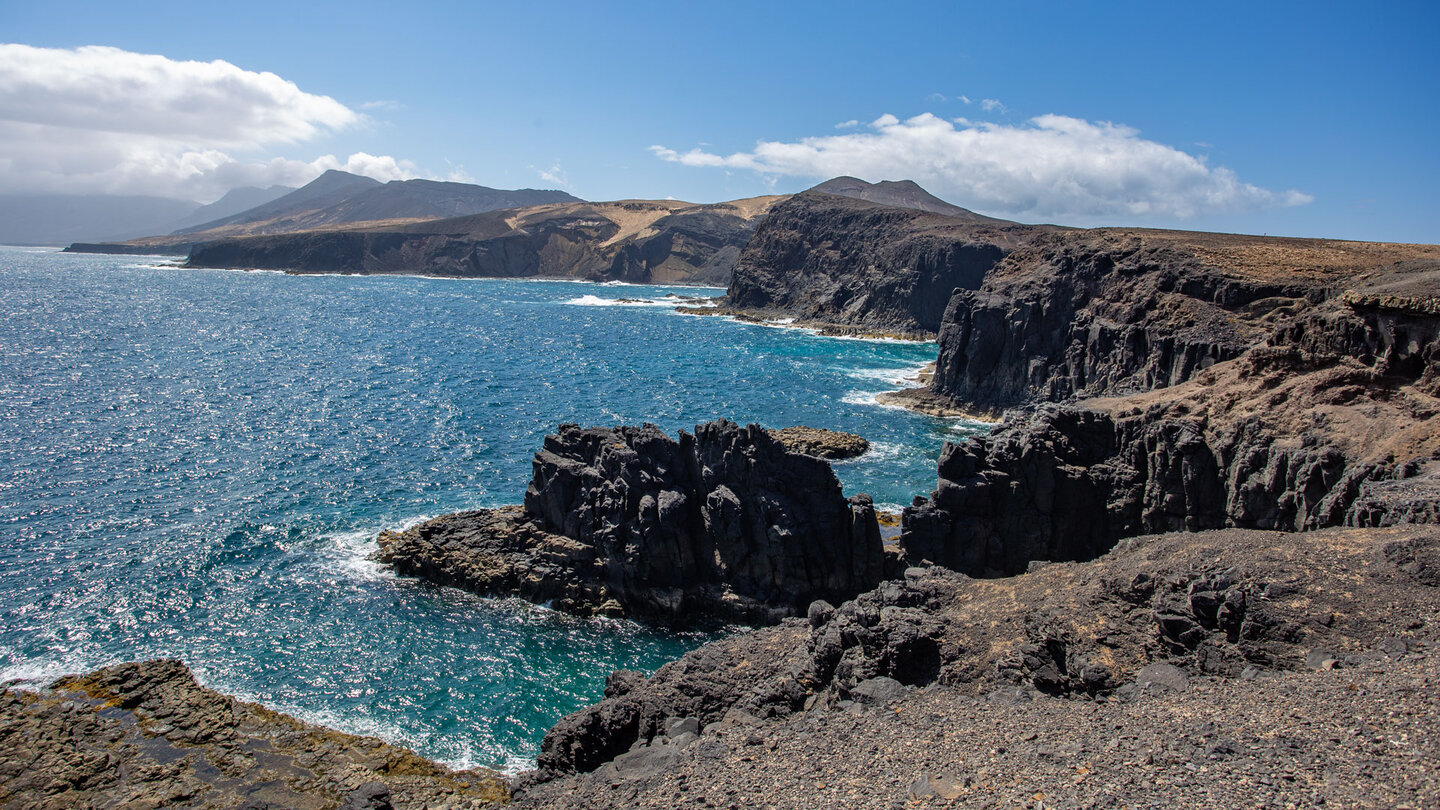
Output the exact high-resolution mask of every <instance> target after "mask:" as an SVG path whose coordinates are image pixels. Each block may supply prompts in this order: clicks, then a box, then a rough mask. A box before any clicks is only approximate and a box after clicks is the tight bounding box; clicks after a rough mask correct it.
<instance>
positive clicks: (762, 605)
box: [378, 420, 885, 624]
mask: <svg viewBox="0 0 1440 810" xmlns="http://www.w3.org/2000/svg"><path fill="white" fill-rule="evenodd" d="M534 471H535V473H534V478H533V480H532V483H531V485H530V487H529V489H528V490H527V491H526V493H525V505H524V507H523V508H520V507H508V508H505V509H499V510H479V511H476V512H468V513H461V514H458V515H449V516H445V517H442V518H437V519H436V520H433V521H429V522H426V523H422V524H420V525H419V526H416V527H413V528H411V529H409V530H407V531H405V532H399V533H394V532H389V533H385V534H382V535H381V537H380V538H379V543H380V552H379V555H378V558H379V559H380V560H381V561H382V562H385V563H387V564H390V565H392V566H394V567H395V568H396V569H397V570H399V571H400V572H402V573H406V574H416V575H419V576H424V577H427V578H430V579H432V580H435V581H438V582H441V583H444V584H449V585H455V586H458V587H462V588H466V589H468V590H472V591H475V592H477V593H483V594H498V595H510V594H513V595H518V596H521V597H524V598H526V599H530V600H532V601H537V602H551V603H553V604H554V605H555V606H556V607H559V608H561V609H563V610H567V611H570V612H575V613H580V614H589V613H604V614H608V615H615V616H634V617H641V618H647V619H651V620H655V621H660V622H665V623H671V624H692V623H697V622H703V621H713V620H716V619H722V620H744V621H753V622H773V621H776V620H778V619H779V618H781V617H784V616H787V615H795V614H796V613H797V612H799V611H803V610H804V609H805V607H806V606H807V605H809V604H810V602H811V601H813V600H815V599H835V598H845V597H848V596H849V595H853V594H855V593H858V592H860V591H862V590H865V589H867V588H871V587H874V585H875V584H876V583H878V582H879V581H880V579H881V577H882V576H883V574H884V569H885V558H884V554H883V552H882V547H881V541H880V533H879V526H878V524H877V523H876V519H875V511H874V508H873V506H872V505H871V502H870V499H869V497H868V496H864V495H857V496H855V497H852V498H849V499H846V498H845V496H844V495H843V494H842V492H841V489H840V482H839V480H838V479H837V478H836V477H835V474H834V472H833V471H832V470H831V469H830V466H829V464H827V463H826V462H825V461H824V460H822V459H820V458H818V457H815V456H810V455H805V454H802V453H796V452H791V451H789V450H787V449H786V447H785V445H784V444H782V443H781V442H780V441H778V440H777V439H775V438H774V437H772V436H771V435H770V433H769V432H768V431H766V430H765V429H764V428H761V427H759V426H758V425H751V426H749V427H743V428H742V427H740V426H738V425H736V424H734V423H732V422H728V421H725V420H720V421H717V422H711V423H708V424H704V425H698V426H696V428H695V433H694V434H693V435H692V434H689V433H686V432H683V431H682V432H681V433H680V436H679V439H678V440H676V439H672V438H670V437H669V436H668V435H666V434H665V433H664V432H663V431H661V430H660V429H658V428H656V427H654V426H653V425H646V426H643V427H617V428H586V429H582V428H580V427H578V426H576V425H562V426H561V427H560V429H559V431H558V432H557V433H555V434H553V435H551V436H548V437H546V439H545V445H544V448H543V449H542V450H541V451H540V452H539V453H537V454H536V456H535V462H534Z"/></svg>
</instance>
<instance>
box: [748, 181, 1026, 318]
mask: <svg viewBox="0 0 1440 810" xmlns="http://www.w3.org/2000/svg"><path fill="white" fill-rule="evenodd" d="M1034 232H1035V229H1033V228H1030V227H1027V226H1023V225H1017V224H1015V223H1004V222H1000V221H981V222H976V221H969V220H966V219H963V218H957V217H954V216H947V215H943V214H936V213H929V212H926V211H920V210H916V209H911V208H898V207H894V206H887V205H881V204H878V203H874V202H868V201H864V200H859V199H853V198H850V197H839V196H836V195H833V194H825V193H821V192H819V191H807V192H804V193H801V194H797V195H795V196H794V197H791V198H790V199H788V200H786V201H785V202H783V203H780V204H778V205H776V206H775V207H774V209H772V210H771V211H770V214H769V215H768V216H767V217H765V219H764V220H763V221H761V223H760V225H759V227H757V228H756V230H755V234H754V236H753V237H751V239H750V241H749V243H747V244H746V245H745V249H744V250H743V251H742V252H741V254H740V259H739V261H738V262H737V263H736V265H735V274H734V279H733V280H732V281H731V282H730V288H729V291H728V294H727V296H726V302H725V306H726V308H727V309H728V310H731V311H738V312H742V313H748V314H750V315H752V316H759V317H789V318H795V319H797V320H798V321H799V322H801V323H804V324H811V325H819V326H840V327H847V328H861V329H864V330H866V331H870V332H884V333H894V334H905V335H911V336H916V337H920V336H930V335H933V334H935V332H937V331H938V330H939V329H940V322H941V316H942V315H943V314H944V312H945V306H946V302H948V301H949V300H950V294H951V292H952V291H953V290H955V289H956V288H963V289H976V288H978V287H979V286H980V285H981V283H982V281H983V280H984V279H985V276H986V274H987V273H989V272H990V270H991V269H992V268H993V267H994V266H995V265H996V263H997V262H999V261H1000V259H1001V258H1003V257H1004V256H1005V254H1006V253H1007V252H1008V251H1010V250H1011V249H1013V247H1014V246H1015V245H1017V244H1019V243H1021V242H1023V241H1024V240H1026V239H1028V238H1030V237H1031V235H1032V234H1033V233H1034Z"/></svg>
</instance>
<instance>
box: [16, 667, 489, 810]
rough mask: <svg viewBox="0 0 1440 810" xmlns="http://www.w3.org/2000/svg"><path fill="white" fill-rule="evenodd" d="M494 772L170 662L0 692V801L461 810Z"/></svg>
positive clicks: (477, 801) (479, 795)
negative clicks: (308, 716) (427, 754)
mask: <svg viewBox="0 0 1440 810" xmlns="http://www.w3.org/2000/svg"><path fill="white" fill-rule="evenodd" d="M508 798H509V791H508V790H507V788H506V786H505V783H504V782H502V781H501V780H500V779H499V778H498V776H497V775H496V774H494V773H492V772H490V771H486V770H483V769H480V770H471V771H459V772H456V771H451V770H450V769H448V768H444V767H442V766H440V765H436V764H435V763H433V762H430V761H429V760H426V759H422V758H421V757H419V756H417V755H416V754H415V753H413V752H411V751H408V750H406V749H404V748H399V747H396V746H393V745H389V744H387V743H384V742H382V741H380V740H378V739H375V738H373V737H357V736H354V735H351V734H344V733H341V732H338V731H333V730H331V729H327V728H323V727H320V726H313V725H310V724H308V723H302V722H301V721H299V720H296V719H295V718H293V717H289V716H287V715H283V714H280V713H278V712H275V711H272V710H270V709H266V708H265V707H263V706H259V705H256V704H253V703H246V702H243V701H240V700H236V699H235V698H232V697H229V696H227V695H222V694H220V693H218V692H215V691H213V690H210V689H206V688H205V687H202V686H200V685H199V684H198V683H196V682H195V678H194V676H193V675H191V674H190V670H189V669H187V668H186V667H185V665H184V664H182V663H181V662H179V661H170V660H157V661H144V662H140V663H132V664H119V665H116V666H110V667H105V668H103V669H100V670H96V671H95V672H92V673H89V674H87V675H75V676H68V677H65V678H61V679H59V680H58V681H56V682H54V683H53V684H51V685H50V687H49V688H48V689H47V690H42V691H27V690H23V689H17V688H6V689H5V690H4V691H3V692H0V806H3V807H6V808H17V809H18V808H47V809H48V808H55V810H59V808H71V807H179V806H184V807H197V808H222V807H250V808H269V807H285V808H296V809H297V810H312V809H313V810H322V808H334V807H342V808H360V807H370V808H377V810H378V808H391V807H393V808H396V809H397V810H404V809H405V808H421V807H428V808H442V807H444V808H452V807H453V808H457V810H458V808H460V807H466V808H471V807H476V806H480V805H488V804H492V803H493V804H501V803H504V802H505V801H506V800H507V799H508Z"/></svg>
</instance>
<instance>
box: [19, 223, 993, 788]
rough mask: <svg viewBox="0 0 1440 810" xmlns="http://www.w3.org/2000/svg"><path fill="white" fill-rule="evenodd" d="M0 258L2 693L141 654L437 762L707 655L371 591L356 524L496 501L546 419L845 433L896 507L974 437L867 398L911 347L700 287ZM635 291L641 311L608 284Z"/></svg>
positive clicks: (492, 752) (671, 638)
mask: <svg viewBox="0 0 1440 810" xmlns="http://www.w3.org/2000/svg"><path fill="white" fill-rule="evenodd" d="M148 261H151V260H147V259H143V258H141V259H137V258H135V257H102V256H84V255H66V254H60V253H55V252H50V251H39V250H26V249H15V248H0V314H3V318H0V358H3V362H0V680H6V679H11V678H23V679H28V680H31V681H37V680H43V679H48V678H50V677H53V676H56V675H59V674H61V673H64V672H77V671H83V670H88V669H91V668H94V667H97V666H100V665H103V664H107V663H113V662H117V661H123V660H136V659H140V658H147V657H156V656H175V657H179V658H182V659H184V660H185V661H186V662H188V663H189V664H190V665H191V667H192V668H194V669H195V671H196V672H197V674H198V675H199V677H200V678H201V680H202V682H204V683H206V684H207V685H210V686H213V687H215V688H218V689H221V690H223V691H227V692H231V693H233V694H237V695H239V696H242V697H244V698H247V699H250V700H257V701H261V702H263V703H266V704H268V705H270V706H273V707H276V708H279V709H281V710H284V711H288V712H291V713H293V714H296V715H298V716H301V717H303V718H305V719H308V720H312V721H316V722H323V723H326V724H329V725H332V726H335V727H338V728H342V729H345V730H347V731H353V732H358V733H366V734H375V735H377V736H380V737H383V738H385V739H387V740H390V741H392V742H397V743H401V744H404V745H407V746H410V747H412V748H414V749H416V750H417V751H419V752H420V753H422V754H424V755H427V756H430V757H433V758H437V759H440V760H444V761H447V762H449V763H452V764H456V765H487V766H500V767H518V766H521V765H524V764H525V763H526V762H527V761H530V760H533V757H534V755H535V752H536V751H537V750H538V745H539V741H540V738H541V737H542V736H543V734H544V732H545V730H546V729H547V728H548V727H549V726H550V725H551V724H553V722H554V721H555V720H556V719H558V718H559V717H561V716H562V715H564V714H565V713H567V712H569V711H571V710H573V709H574V708H576V707H578V706H580V705H583V704H585V703H588V702H592V701H593V700H595V699H596V698H597V697H598V696H599V694H600V691H601V689H602V687H603V684H604V679H605V676H606V674H608V673H609V672H610V671H611V670H613V669H616V668H621V667H629V668H639V669H645V670H652V669H654V668H655V667H657V666H659V665H660V664H662V663H664V662H665V661H667V660H670V659H672V658H674V657H676V656H678V655H679V654H680V653H682V652H683V651H684V650H686V649H689V648H691V647H693V646H695V645H696V644H698V643H700V642H702V641H703V640H704V637H702V636H699V635H696V634H675V633H666V632H659V631H654V630H649V629H645V628H642V627H639V626H636V625H634V624H630V623H625V622H613V621H603V620H602V621H582V620H577V619H573V618H569V617H565V616H562V615H558V614H556V613H554V612H552V611H548V610H545V609H543V608H538V607H534V606H531V605H527V604H523V603H517V602H514V601H499V600H489V599H481V598H478V597H474V596H471V595H468V594H464V593H460V592H457V591H454V590H451V589H445V588H437V587H433V586H430V585H427V584H425V583H422V582H419V581H416V580H410V579H401V578H397V577H395V576H393V575H390V574H389V573H387V572H385V571H383V570H381V569H379V568H378V567H377V566H375V565H373V564H372V563H369V562H367V561H366V560H365V555H366V554H367V553H369V552H370V551H371V550H373V538H374V536H375V534H376V533H377V532H378V531H379V530H381V529H384V528H398V527H402V526H405V525H409V524H410V523H413V522H415V521H417V520H419V519H422V518H424V517H427V516H433V515H438V514H443V513H445V512H451V511H455V510H459V509H466V508H474V507H480V506H496V505H501V504H505V503H516V502H519V500H520V498H521V497H522V495H523V492H524V489H525V486H526V484H527V483H528V480H529V476H530V459H531V457H532V456H533V454H534V452H535V450H537V449H538V448H539V446H540V443H541V440H542V439H543V437H544V435H545V434H546V433H547V432H550V431H553V430H554V428H555V426H556V425H557V424H560V423H562V422H579V423H581V424H618V423H626V422H628V423H638V422H641V421H651V422H655V423H656V424H658V425H660V426H661V427H663V428H665V429H667V430H669V431H671V432H672V433H673V432H674V431H675V430H677V429H680V428H686V429H689V428H690V427H692V426H693V425H695V424H696V423H698V422H703V421H708V420H710V419H713V418H716V417H720V416H724V417H728V418H730V419H733V420H736V421H739V422H742V423H743V422H752V421H753V422H760V423H763V424H766V425H769V426H775V427H781V426H786V425H791V424H804V425H812V426H820V427H830V428H836V429H841V430H849V431H853V432H856V433H859V434H861V435H863V436H865V437H867V438H868V439H870V440H871V442H872V443H874V445H875V449H874V450H872V452H871V453H869V454H867V455H866V456H865V457H862V458H861V459H859V460H856V461H852V462H845V463H842V464H839V465H837V472H838V473H839V474H840V477H841V479H842V480H843V481H844V483H845V487H846V492H847V493H852V494H853V493H855V492H869V493H871V494H872V495H873V496H874V497H875V499H876V501H877V502H881V503H889V504H901V503H906V502H908V501H909V499H910V497H911V496H912V495H915V494H922V493H924V492H926V491H928V490H929V489H930V488H931V487H932V486H933V483H934V469H935V468H934V464H935V458H936V456H937V455H938V453H939V449H940V447H941V445H942V443H943V442H944V440H945V439H947V438H956V437H957V436H959V435H964V434H965V433H966V432H967V431H968V430H971V429H973V428H971V427H966V426H964V425H961V424H958V423H955V422H948V421H943V420H937V419H932V418H928V417H923V416H918V415H915V414H911V413H907V412H905V411H900V410H896V409H893V408H884V407H880V406H877V405H875V404H874V403H873V395H874V394H875V393H876V392H879V391H884V390H887V389H891V388H896V387H901V385H900V379H901V378H903V377H904V376H905V375H906V374H908V373H912V372H913V371H914V370H915V369H916V368H918V367H919V366H920V365H923V364H924V363H925V362H927V361H930V360H932V359H934V355H935V346H934V345H933V344H907V343H895V342H881V341H862V340H845V339H835V338H822V337H817V336H814V335H811V334H808V333H806V332H802V331H799V330H794V329H778V328H767V327H762V326H755V325H747V324H740V323H734V322H731V321H729V320H726V319H722V318H714V317H694V316H686V315H680V314H678V313H676V312H674V311H673V309H672V307H671V306H670V305H669V303H667V302H666V301H663V300H656V299H660V298H661V297H663V296H666V295H671V294H683V295H695V294H700V295H714V294H717V293H718V291H716V290H708V289H682V288H656V287H634V286H618V287H616V286H608V285H595V284H584V283H579V282H563V281H503V280H476V281H451V280H438V279H421V278H360V277H342V276H308V277H292V276H283V275H279V274H270V273H241V272H231V271H213V270H181V269H177V268H173V267H165V266H157V265H153V264H147V262H148ZM622 298H632V299H633V298H645V299H649V300H651V301H654V302H655V304H654V305H645V304H639V303H624V302H620V301H619V300H618V299H622Z"/></svg>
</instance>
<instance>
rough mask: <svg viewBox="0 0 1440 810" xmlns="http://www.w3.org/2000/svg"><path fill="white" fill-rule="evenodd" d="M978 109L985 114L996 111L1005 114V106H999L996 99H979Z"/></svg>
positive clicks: (998, 101)
mask: <svg viewBox="0 0 1440 810" xmlns="http://www.w3.org/2000/svg"><path fill="white" fill-rule="evenodd" d="M980 109H982V110H984V111H985V112H994V111H996V110H999V111H1000V112H1005V105H1004V104H1001V103H1000V99H998V98H982V99H980Z"/></svg>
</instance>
